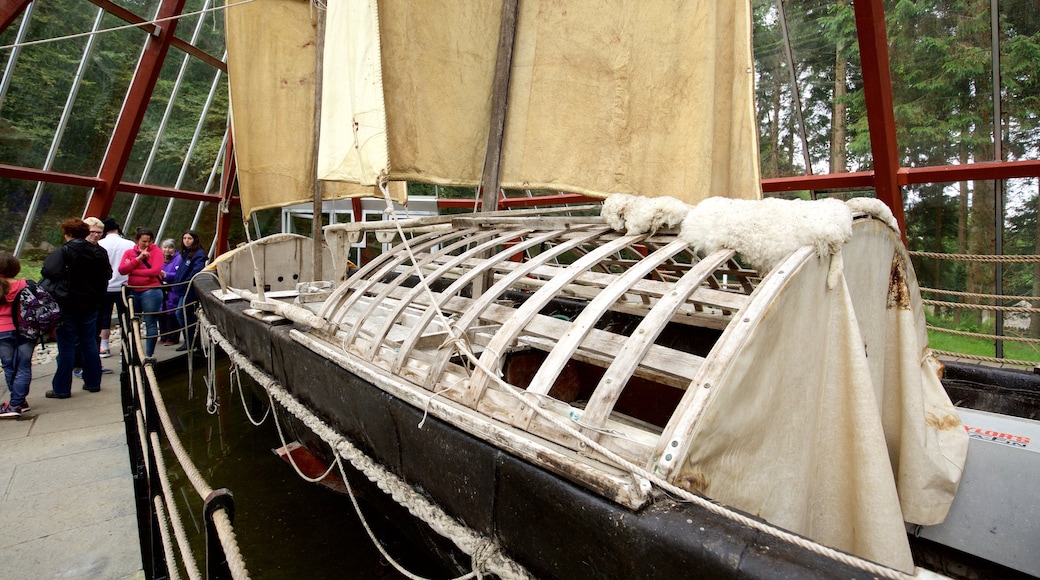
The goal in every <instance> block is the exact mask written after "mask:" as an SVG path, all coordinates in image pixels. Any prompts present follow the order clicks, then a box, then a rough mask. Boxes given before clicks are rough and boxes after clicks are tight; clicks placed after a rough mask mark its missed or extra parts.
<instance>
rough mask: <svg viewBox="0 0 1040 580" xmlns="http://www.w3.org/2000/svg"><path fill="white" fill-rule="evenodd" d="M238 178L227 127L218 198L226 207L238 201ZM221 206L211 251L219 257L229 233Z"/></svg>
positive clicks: (229, 128) (228, 215) (233, 144)
mask: <svg viewBox="0 0 1040 580" xmlns="http://www.w3.org/2000/svg"><path fill="white" fill-rule="evenodd" d="M237 178H238V164H237V163H236V162H235V135H234V133H232V132H231V127H230V126H229V127H228V140H227V151H225V152H224V171H223V172H221V174H220V196H221V199H222V200H226V201H227V202H228V203H227V204H226V205H227V207H229V208H230V207H231V203H232V202H233V201H239V202H241V200H240V199H238V198H237V197H233V194H234V191H235V180H236V179H237ZM222 207H223V206H218V209H217V241H216V242H215V244H216V246H217V247H216V248H214V249H213V255H214V256H219V255H221V254H223V253H224V249H225V248H227V246H228V243H227V241H228V234H229V233H230V231H231V215H230V214H227V213H224V212H223V211H221V208H222Z"/></svg>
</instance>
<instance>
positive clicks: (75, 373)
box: [72, 369, 83, 379]
mask: <svg viewBox="0 0 1040 580" xmlns="http://www.w3.org/2000/svg"><path fill="white" fill-rule="evenodd" d="M72 376H74V377H76V378H77V379H82V378H83V369H72Z"/></svg>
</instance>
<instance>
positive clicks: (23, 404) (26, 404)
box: [14, 401, 32, 413]
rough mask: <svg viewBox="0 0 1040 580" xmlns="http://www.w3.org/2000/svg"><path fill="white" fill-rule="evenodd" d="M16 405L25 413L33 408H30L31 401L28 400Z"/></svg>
mask: <svg viewBox="0 0 1040 580" xmlns="http://www.w3.org/2000/svg"><path fill="white" fill-rule="evenodd" d="M14 406H15V407H18V408H19V409H21V410H22V412H23V413H28V412H29V411H31V410H32V409H30V408H29V401H26V402H24V403H22V404H21V405H14Z"/></svg>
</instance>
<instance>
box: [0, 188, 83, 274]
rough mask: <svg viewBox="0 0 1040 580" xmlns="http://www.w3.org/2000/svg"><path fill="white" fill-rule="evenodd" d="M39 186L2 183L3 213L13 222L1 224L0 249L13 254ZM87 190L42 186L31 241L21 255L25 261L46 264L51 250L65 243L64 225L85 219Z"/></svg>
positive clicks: (28, 238)
mask: <svg viewBox="0 0 1040 580" xmlns="http://www.w3.org/2000/svg"><path fill="white" fill-rule="evenodd" d="M37 186H38V183H37V182H35V181H15V180H6V179H4V180H0V200H2V201H0V211H3V212H4V215H5V216H10V217H11V219H3V220H0V248H2V249H4V250H6V251H14V249H15V247H16V245H17V243H18V237H19V236H20V235H21V231H22V226H23V224H24V223H25V219H26V215H27V214H28V210H29V208H30V206H31V204H32V200H33V197H34V194H35V192H36V190H37ZM88 193H89V192H88V190H87V189H85V188H82V187H72V186H68V185H55V184H47V183H45V184H43V187H42V188H41V189H40V197H39V202H38V203H37V206H36V213H35V217H34V218H33V220H32V224H31V226H30V227H29V232H28V237H27V238H26V240H25V244H24V245H23V246H22V249H21V251H20V252H19V257H20V258H22V259H23V260H29V261H34V260H43V258H44V257H46V256H47V254H48V253H50V251H51V250H53V249H54V248H56V247H58V246H60V245H61V244H63V243H65V239H64V238H63V237H62V235H61V229H60V227H59V226H60V225H61V222H62V221H64V220H65V219H67V218H70V217H79V216H81V215H83V208H84V207H86V204H87V194H88Z"/></svg>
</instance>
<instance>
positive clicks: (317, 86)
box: [311, 3, 325, 280]
mask: <svg viewBox="0 0 1040 580" xmlns="http://www.w3.org/2000/svg"><path fill="white" fill-rule="evenodd" d="M315 6H316V7H317V10H318V14H317V16H318V30H317V46H318V48H317V51H318V58H317V59H316V63H317V64H316V68H315V71H314V206H313V210H312V212H311V213H312V215H311V219H312V225H311V238H312V239H313V240H314V244H313V254H312V259H311V264H312V266H313V268H312V270H311V280H321V279H322V278H321V271H322V264H321V240H322V234H321V227H322V219H321V216H322V204H321V200H322V196H321V191H322V181H321V180H320V179H318V140H319V138H320V137H321V90H322V74H323V73H324V68H325V67H324V52H325V9H324V8H322V6H321V3H315Z"/></svg>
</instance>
